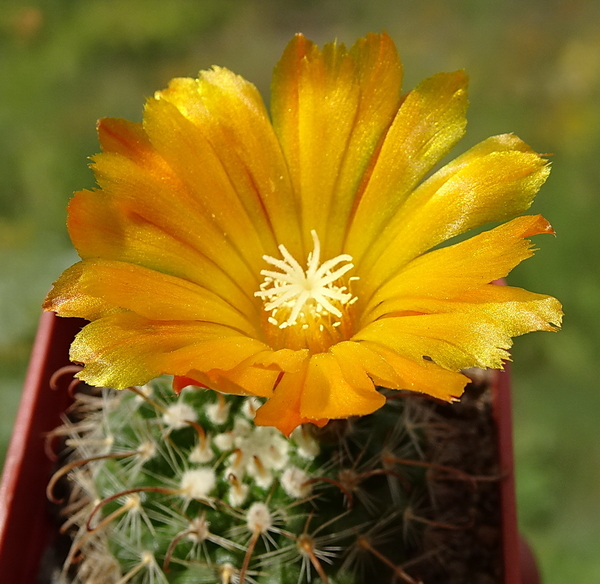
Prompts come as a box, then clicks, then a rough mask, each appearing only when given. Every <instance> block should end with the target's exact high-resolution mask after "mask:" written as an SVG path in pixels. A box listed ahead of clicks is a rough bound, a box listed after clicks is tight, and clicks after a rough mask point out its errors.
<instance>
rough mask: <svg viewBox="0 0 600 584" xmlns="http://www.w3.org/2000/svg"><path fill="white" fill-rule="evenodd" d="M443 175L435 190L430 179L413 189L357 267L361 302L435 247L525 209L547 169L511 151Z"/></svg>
mask: <svg viewBox="0 0 600 584" xmlns="http://www.w3.org/2000/svg"><path fill="white" fill-rule="evenodd" d="M444 173H445V178H446V179H447V180H445V182H443V183H442V184H441V186H440V181H439V180H438V179H437V178H436V177H435V175H434V176H433V177H432V179H431V182H430V181H427V182H425V183H424V184H423V185H422V186H421V187H419V189H417V190H416V191H415V193H414V195H413V197H414V201H415V202H414V203H413V202H412V200H413V197H411V198H410V199H409V200H408V201H407V202H406V204H405V205H404V206H403V207H402V208H401V209H400V211H399V212H398V214H397V216H396V217H394V219H392V220H391V221H390V223H389V224H388V226H387V227H386V228H385V230H384V231H383V233H382V234H381V236H380V237H379V238H378V240H377V242H376V244H375V245H373V246H372V247H371V249H370V250H369V252H368V254H367V255H366V256H365V259H364V261H363V263H362V264H361V266H359V267H358V268H357V269H361V267H362V270H361V272H362V273H361V276H362V277H363V280H361V293H362V294H363V295H364V297H365V298H370V296H371V294H372V293H373V292H374V291H375V290H376V289H377V288H378V287H379V286H381V285H382V284H383V283H385V282H386V281H387V280H388V279H389V278H391V277H392V276H394V275H395V274H396V273H397V272H398V270H399V269H400V268H401V267H402V266H403V265H404V264H405V263H406V262H407V261H410V260H412V259H413V258H415V257H417V256H418V255H420V254H421V253H423V252H424V251H427V250H428V249H430V248H432V247H434V246H435V245H437V244H438V243H441V242H443V241H446V240H447V239H449V238H451V237H453V236H455V235H459V234H460V233H463V232H465V231H467V230H469V229H471V228H473V227H477V226H479V225H484V224H485V223H489V222H490V221H503V220H506V219H510V218H511V217H513V216H514V215H517V214H519V213H522V212H524V211H526V210H527V209H528V208H529V206H530V205H531V203H532V201H533V198H534V196H535V194H536V193H537V191H538V190H539V188H540V187H541V185H542V184H543V183H544V181H545V180H546V178H547V176H548V173H549V168H548V166H547V164H546V162H545V160H544V159H543V158H541V157H540V156H539V155H538V154H535V153H532V152H523V151H521V150H514V151H500V152H491V153H489V154H486V155H484V156H476V157H474V158H473V159H472V160H471V161H470V162H469V163H468V164H464V165H462V166H461V167H460V168H459V170H458V171H457V172H455V173H452V174H450V176H449V177H448V172H447V171H444ZM363 283H364V286H363V285H362V284H363Z"/></svg>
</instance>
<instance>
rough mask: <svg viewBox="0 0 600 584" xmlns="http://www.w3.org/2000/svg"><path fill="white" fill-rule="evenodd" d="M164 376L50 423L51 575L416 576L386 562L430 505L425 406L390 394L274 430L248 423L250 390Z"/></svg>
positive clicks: (90, 400)
mask: <svg viewBox="0 0 600 584" xmlns="http://www.w3.org/2000/svg"><path fill="white" fill-rule="evenodd" d="M169 381H170V380H168V379H159V380H156V381H154V382H152V383H150V384H148V385H147V386H144V387H142V388H133V389H132V390H126V391H122V392H115V391H112V390H103V392H102V394H93V393H90V392H88V391H87V390H86V391H82V392H80V393H78V394H76V401H75V403H74V406H73V408H72V412H71V413H72V415H73V416H74V419H75V420H76V421H75V422H68V423H66V424H65V426H63V427H62V428H61V429H60V430H59V431H58V433H61V434H64V435H66V436H67V440H66V442H67V445H68V446H69V447H70V448H72V452H71V454H70V458H69V459H68V463H67V464H66V466H65V467H64V468H63V469H61V470H60V471H59V472H58V473H57V475H56V476H55V479H53V482H52V484H51V486H50V490H51V491H52V490H53V489H54V490H56V489H55V487H56V483H57V481H58V479H59V478H60V477H64V476H66V477H67V478H68V482H69V483H70V487H69V492H70V494H69V499H68V502H67V503H66V505H65V511H64V512H65V514H68V515H69V519H67V524H66V527H65V529H67V528H68V529H70V530H71V531H73V532H74V539H73V545H72V548H71V551H70V553H69V556H68V558H67V560H66V562H65V568H64V570H63V573H62V576H61V581H62V582H73V583H79V584H126V583H131V584H136V583H142V584H167V583H169V584H197V583H200V582H215V583H222V584H234V583H240V582H242V580H243V581H244V582H249V583H253V584H298V583H303V582H315V583H322V584H360V583H362V582H365V581H368V578H369V574H378V575H379V577H376V578H375V581H378V582H384V581H386V579H382V578H381V577H380V576H381V575H386V574H387V575H389V576H386V578H387V581H389V580H390V579H393V578H394V577H396V581H401V582H417V581H416V580H413V579H412V578H410V577H409V576H408V575H407V574H406V573H405V572H404V570H403V569H402V567H401V566H402V565H403V563H404V562H406V560H407V559H408V558H409V557H411V554H413V555H414V552H415V549H417V548H419V547H422V543H415V542H417V540H419V539H421V538H418V537H416V536H417V535H418V534H419V532H420V531H422V530H423V529H424V528H425V526H424V524H423V523H422V522H419V521H417V520H416V514H415V508H416V506H418V505H419V503H423V502H425V501H429V500H430V499H429V497H428V493H427V485H428V482H427V481H426V480H425V476H424V475H425V473H426V468H424V467H423V466H420V465H419V462H418V461H420V460H421V458H422V456H423V453H422V444H421V430H420V429H419V428H421V427H422V426H423V424H424V423H425V421H426V420H424V416H431V414H430V413H427V412H428V410H427V409H424V408H422V407H417V406H415V402H414V400H406V399H393V400H389V402H388V404H387V405H386V406H385V407H384V408H382V409H381V410H379V411H378V412H376V413H374V414H372V415H371V416H367V417H364V418H360V419H357V420H349V421H343V422H342V421H340V422H331V423H330V424H328V425H327V426H326V427H325V428H323V429H317V428H315V427H313V426H302V427H299V428H297V429H296V430H295V431H294V432H293V433H292V435H291V437H290V438H289V439H286V438H285V437H284V436H282V435H281V434H280V433H279V432H278V431H277V430H275V429H273V428H265V427H257V426H255V425H254V423H253V417H254V412H255V410H256V408H257V407H258V406H259V405H260V402H259V401H258V400H257V399H256V398H244V397H238V396H223V395H221V394H217V393H214V392H212V391H207V390H199V389H197V388H188V389H186V390H184V391H183V392H182V393H181V395H180V396H176V395H174V394H173V392H172V390H171V388H170V383H169ZM411 461H415V464H412V465H411V464H410V462H411ZM75 568H76V569H75Z"/></svg>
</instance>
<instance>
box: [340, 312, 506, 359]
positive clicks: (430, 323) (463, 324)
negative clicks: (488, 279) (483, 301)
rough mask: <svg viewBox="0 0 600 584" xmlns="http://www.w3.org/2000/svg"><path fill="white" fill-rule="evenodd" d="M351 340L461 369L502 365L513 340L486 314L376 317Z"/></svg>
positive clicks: (409, 357) (407, 356)
mask: <svg viewBox="0 0 600 584" xmlns="http://www.w3.org/2000/svg"><path fill="white" fill-rule="evenodd" d="M351 340H353V341H361V340H364V341H371V342H373V343H378V344H381V345H384V346H386V347H388V348H389V349H391V350H392V351H394V352H396V353H398V354H399V355H400V356H403V357H406V358H408V359H411V360H413V361H416V362H417V363H420V362H423V361H425V360H426V359H432V360H433V361H434V362H435V363H437V364H438V365H440V366H441V367H444V368H445V369H450V370H451V371H458V370H460V369H466V368H468V367H484V368H486V367H492V368H496V369H501V368H502V363H503V361H505V360H507V359H509V354H508V351H507V349H509V348H510V347H511V345H512V340H511V338H510V336H509V335H508V334H507V333H506V331H505V330H503V328H502V327H501V326H498V324H497V323H496V322H495V321H494V320H493V319H491V318H489V317H488V316H487V315H486V314H485V313H482V314H477V315H476V316H474V315H473V314H461V313H450V314H425V315H418V316H400V317H390V318H384V319H381V320H377V321H375V322H373V323H371V324H369V325H368V326H366V327H365V328H364V329H362V330H361V331H359V332H358V333H357V334H356V335H355V336H354V337H353V338H352V339H351Z"/></svg>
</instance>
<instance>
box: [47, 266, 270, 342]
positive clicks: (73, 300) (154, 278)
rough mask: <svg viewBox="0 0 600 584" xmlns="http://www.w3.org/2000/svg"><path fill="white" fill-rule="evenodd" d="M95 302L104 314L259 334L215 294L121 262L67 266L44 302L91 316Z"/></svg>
mask: <svg viewBox="0 0 600 584" xmlns="http://www.w3.org/2000/svg"><path fill="white" fill-rule="evenodd" d="M100 302H101V303H102V304H103V305H104V306H105V311H106V313H108V312H111V311H113V309H114V308H117V309H123V310H130V311H132V312H135V313H136V314H139V315H140V316H143V317H145V318H147V319H149V320H202V321H207V322H214V323H218V324H223V325H225V326H228V327H231V328H233V329H237V330H239V331H242V332H243V333H247V334H250V335H253V336H257V335H258V331H257V330H256V329H255V328H254V327H253V325H252V324H251V323H250V322H249V321H248V319H247V318H246V317H245V316H244V315H243V314H242V313H240V312H239V311H238V310H237V309H236V308H234V307H233V306H231V305H230V304H227V303H226V302H225V301H224V300H223V299H222V298H220V297H219V296H217V295H216V294H214V293H212V292H209V291H208V290H206V289H204V288H201V287H200V286H197V285H196V284H192V283H190V282H188V281H186V280H182V279H181V278H176V277H173V276H169V275H167V274H163V273H161V272H156V271H154V270H149V269H147V268H143V267H141V266H136V265H134V264H130V263H126V262H115V261H111V260H100V259H98V260H84V261H82V262H79V263H77V264H75V265H74V266H71V267H70V268H69V269H67V270H65V272H64V273H63V274H62V276H61V277H60V279H59V280H58V281H57V282H56V283H55V285H54V288H53V290H52V291H51V292H50V294H49V296H48V299H47V301H46V305H45V306H46V308H47V309H49V310H54V311H55V312H57V313H58V314H60V315H62V316H77V317H83V318H88V319H92V318H97V317H98V311H99V303H100ZM101 314H102V313H101Z"/></svg>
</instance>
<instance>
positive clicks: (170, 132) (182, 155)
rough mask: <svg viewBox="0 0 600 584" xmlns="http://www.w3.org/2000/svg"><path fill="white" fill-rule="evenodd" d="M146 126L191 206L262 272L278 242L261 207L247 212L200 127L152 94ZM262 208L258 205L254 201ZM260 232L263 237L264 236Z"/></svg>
mask: <svg viewBox="0 0 600 584" xmlns="http://www.w3.org/2000/svg"><path fill="white" fill-rule="evenodd" d="M144 129H145V131H146V133H147V134H148V137H149V138H150V141H151V142H152V145H153V146H154V148H156V150H157V152H159V153H160V155H161V156H162V157H163V158H164V160H165V161H166V163H167V164H168V165H169V167H170V168H171V169H172V172H173V174H174V175H176V176H177V178H178V179H179V180H180V181H181V182H182V188H181V191H182V192H183V193H185V196H186V197H189V202H188V206H191V207H192V208H195V209H197V211H198V214H199V215H201V216H202V217H204V218H206V219H209V220H210V222H211V223H212V224H213V225H214V226H215V228H217V229H218V230H219V231H220V232H221V233H223V234H224V235H225V237H226V238H227V240H228V241H229V242H230V244H231V245H232V246H233V247H234V248H235V249H236V251H237V253H238V254H239V255H240V256H242V257H243V258H244V260H245V261H246V263H248V264H249V265H250V267H251V269H252V270H253V271H256V273H258V272H259V271H260V267H261V257H262V255H263V254H264V253H265V251H273V250H274V249H275V243H274V241H273V235H272V232H271V230H270V229H266V228H265V225H264V222H263V228H262V230H261V229H259V228H260V227H261V225H260V223H259V219H258V217H259V215H260V211H259V210H258V209H257V213H254V214H253V216H250V215H248V212H247V210H246V209H245V208H244V206H243V204H242V201H241V199H240V197H239V196H238V193H237V192H236V190H235V188H234V186H233V185H232V183H231V179H230V177H229V175H228V173H227V171H226V169H225V168H224V167H223V165H222V163H221V161H220V159H219V156H218V154H217V152H215V149H214V148H213V146H212V145H211V143H210V142H209V140H208V139H207V137H206V136H205V135H204V134H203V132H202V131H201V129H200V128H198V127H197V126H196V125H195V124H193V123H192V122H191V121H190V120H189V119H187V118H186V117H185V116H184V115H183V114H182V113H181V112H180V111H179V110H178V109H177V107H175V105H173V104H172V103H170V102H168V101H166V100H164V99H150V100H148V102H147V104H146V109H145V110H144ZM256 207H258V206H256ZM261 231H262V236H261Z"/></svg>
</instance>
